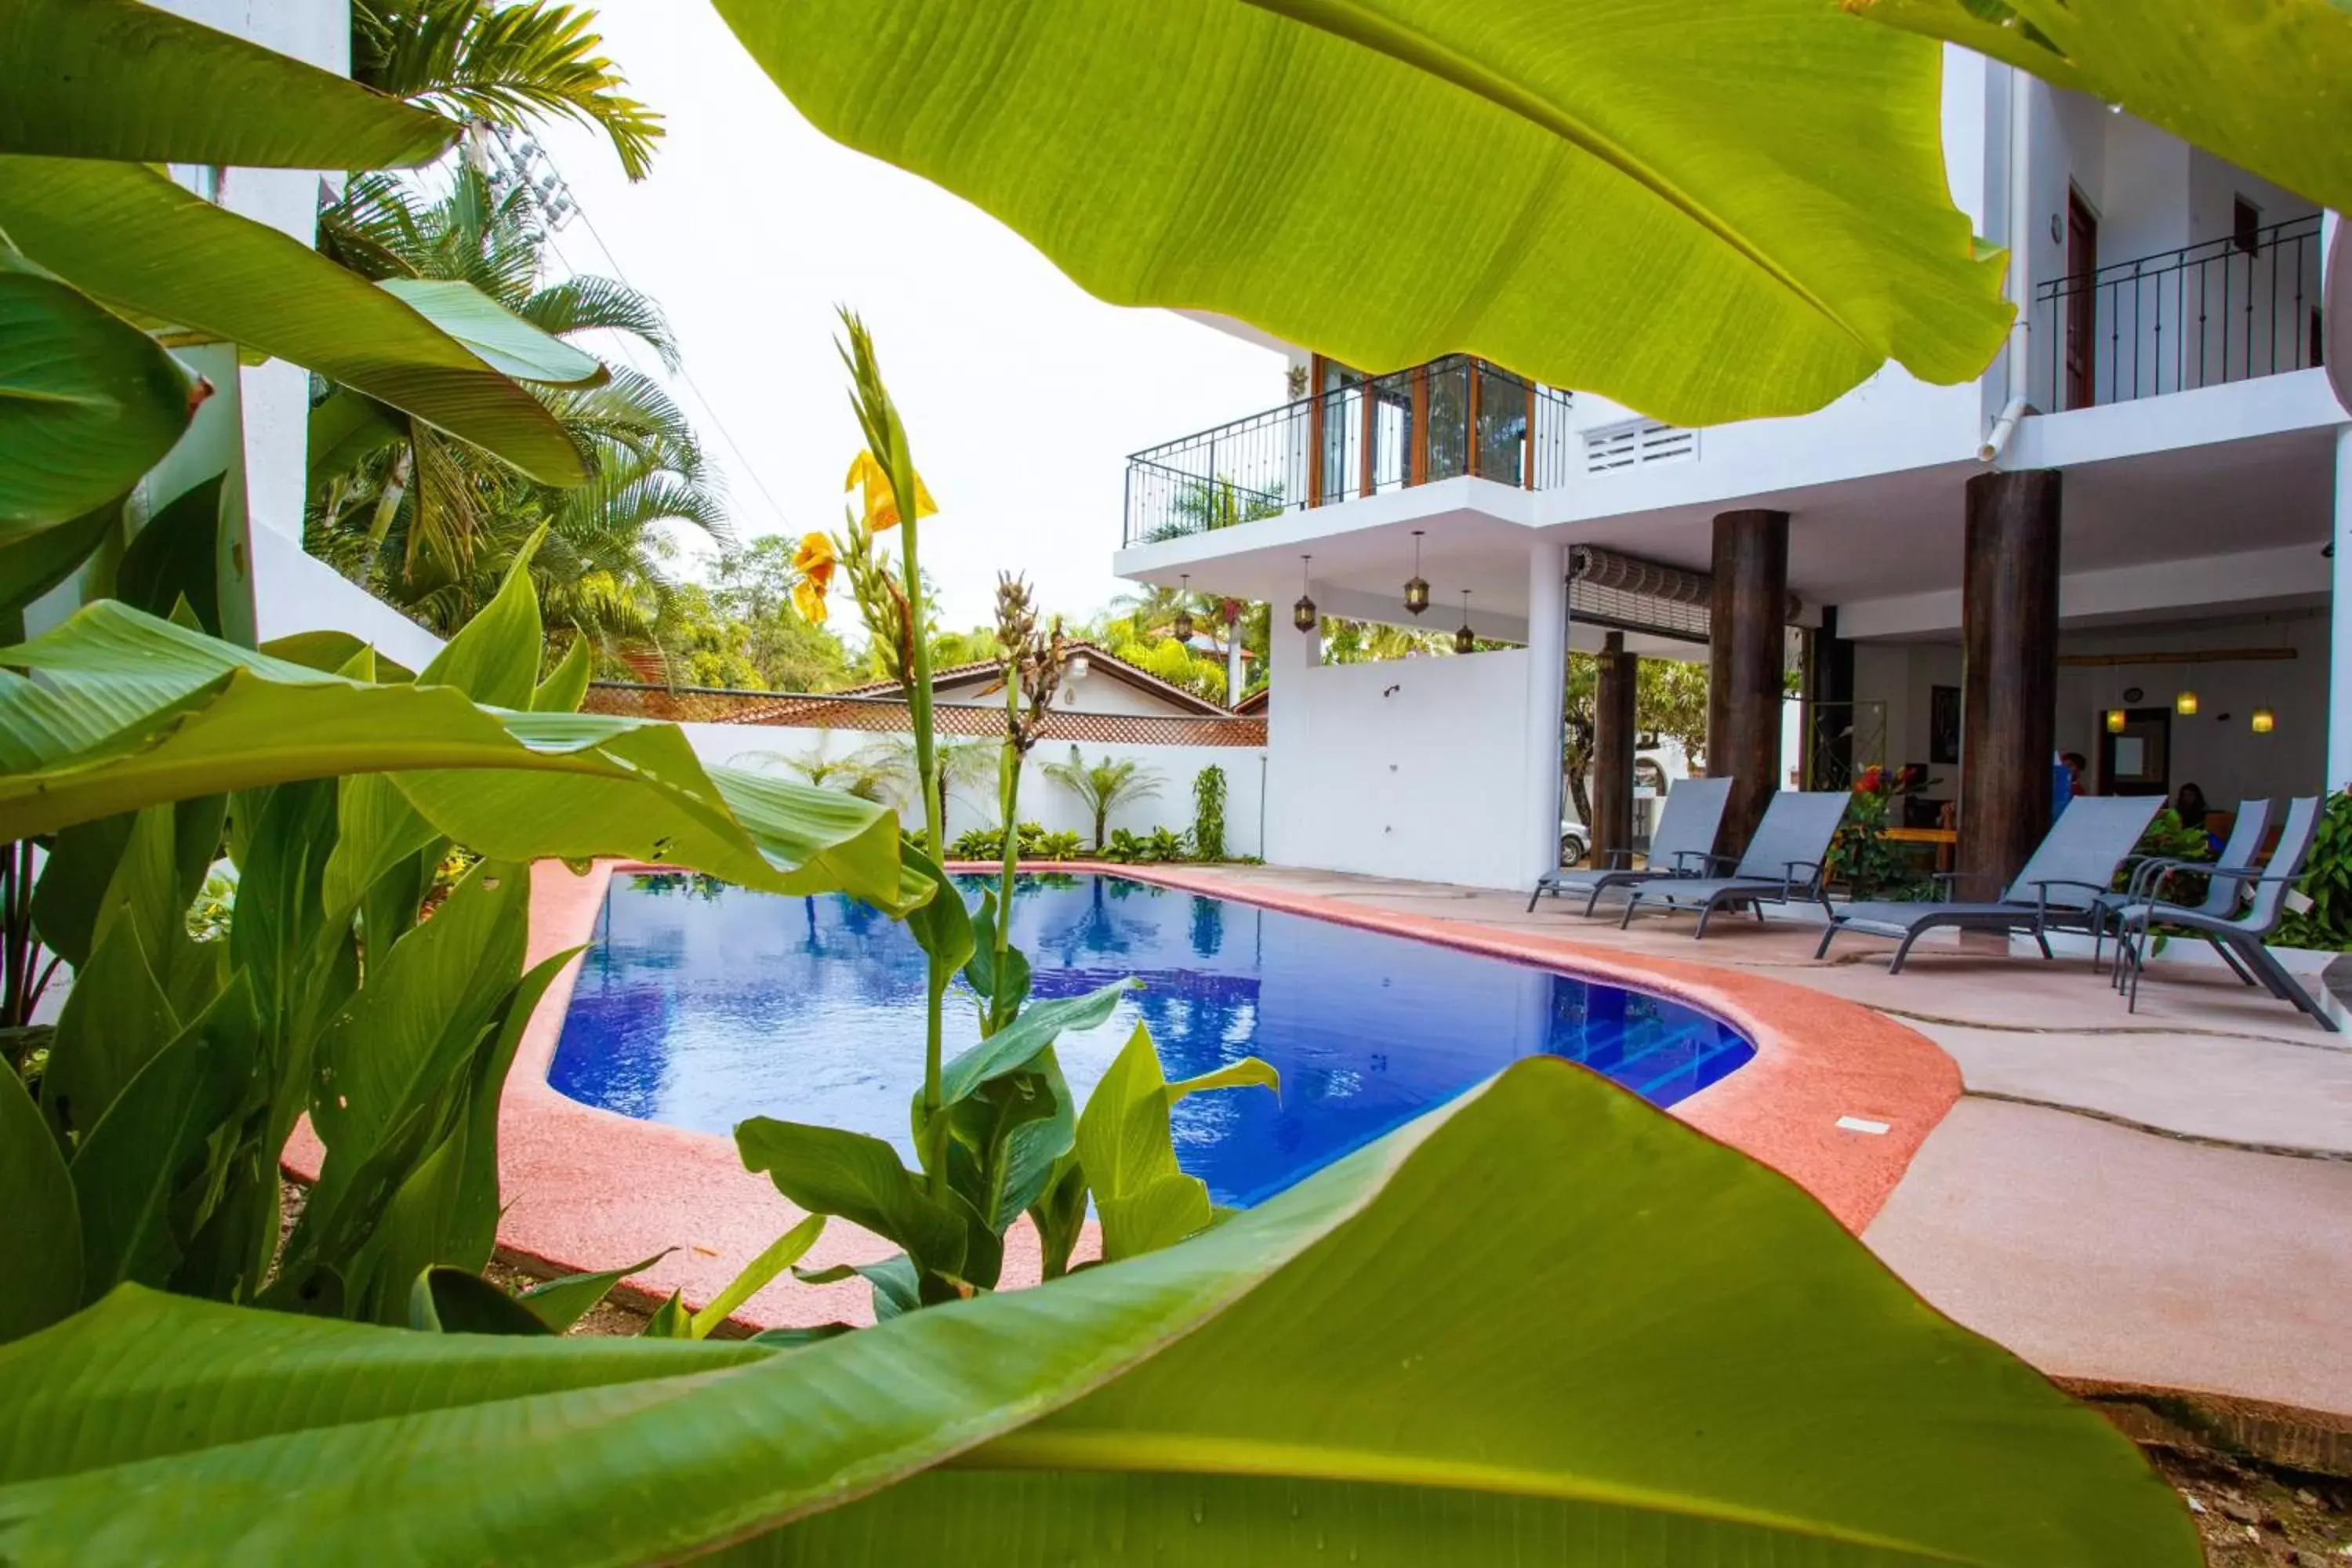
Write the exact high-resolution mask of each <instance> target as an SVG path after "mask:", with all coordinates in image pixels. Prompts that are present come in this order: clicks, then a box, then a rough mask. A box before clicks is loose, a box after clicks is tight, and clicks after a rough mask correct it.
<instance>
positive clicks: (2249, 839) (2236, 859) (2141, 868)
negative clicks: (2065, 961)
mask: <svg viewBox="0 0 2352 1568" xmlns="http://www.w3.org/2000/svg"><path fill="white" fill-rule="evenodd" d="M2270 825H2271V803H2270V802H2269V801H2266V800H2242V801H2240V802H2239V803H2238V815H2237V817H2236V819H2235V820H2233V821H2232V822H2231V825H2230V841H2229V842H2228V843H2227V844H2224V845H2223V846H2222V847H2221V859H2219V860H2212V861H2207V860H2183V859H2179V858H2173V857H2169V856H2162V855H2151V856H2149V857H2147V858H2146V859H2144V860H2141V861H2139V862H2137V864H2135V865H2134V866H2133V867H2132V868H2131V885H2130V886H2129V887H2128V888H2126V889H2125V890H2124V891H2122V892H2119V893H2105V894H2102V895H2101V896H2100V898H2099V900H2098V918H2096V919H2095V920H2094V921H2092V922H2091V934H2092V935H2093V936H2094V937H2095V938H2096V939H2097V940H2096V942H2095V945H2094V946H2093V947H2092V949H2091V963H2093V964H2094V965H2096V964H2097V963H2099V960H2100V957H2101V955H2102V952H2103V950H2104V949H2105V945H2106V938H2107V933H2108V932H2109V931H2117V932H2120V931H2122V929H2123V925H2122V921H2120V920H2119V919H2118V916H2119V915H2120V913H2121V911H2122V910H2126V909H2127V908H2129V907H2130V906H2131V905H2133V904H2143V903H2146V902H2147V901H2148V900H2149V899H2150V898H2152V897H2153V896H2154V885H2155V880H2156V879H2157V878H2158V877H2159V876H2162V875H2165V874H2167V873H2169V872H2174V871H2187V872H2192V873H2193V872H2198V871H2203V870H2208V869H2210V868H2213V867H2216V866H2218V867H2221V868H2223V869H2225V870H2230V871H2252V870H2253V869H2254V862H2255V860H2256V859H2257V858H2259V857H2260V856H2261V854H2262V852H2263V834H2265V833H2266V832H2268V831H2269V829H2270ZM2245 900H2246V889H2245V885H2244V884H2243V883H2242V882H2240V881H2237V880H2235V879H2232V878H2229V877H2217V878H2213V879H2209V880H2208V881H2207V882H2206V884H2205V899H2204V901H2203V902H2202V903H2200V904H2198V905H2197V906H2196V908H2197V909H2198V910H2199V911H2200V912H2201V913H2204V914H2209V915H2217V916H2220V917H2221V918H2223V919H2227V918H2228V917H2230V916H2231V915H2234V914H2236V913H2237V912H2238V906H2239V905H2241V904H2242V903H2244V902H2245ZM2213 951H2214V952H2218V953H2220V954H2221V958H2222V961H2223V962H2224V963H2228V964H2229V966H2230V967H2231V970H2233V971H2235V972H2236V973H2237V976H2238V978H2239V979H2241V980H2242V981H2244V982H2245V983H2246V984H2249V985H2252V984H2255V981H2254V977H2253V976H2252V975H2251V974H2249V973H2246V972H2245V971H2244V970H2242V969H2239V968H2238V961H2237V959H2236V958H2235V957H2233V956H2232V955H2231V952H2230V950H2229V949H2228V948H2226V947H2224V946H2222V945H2221V943H2219V942H2216V943H2214V944H2213ZM2117 979H2118V981H2120V979H2121V972H2120V971H2118V972H2117Z"/></svg>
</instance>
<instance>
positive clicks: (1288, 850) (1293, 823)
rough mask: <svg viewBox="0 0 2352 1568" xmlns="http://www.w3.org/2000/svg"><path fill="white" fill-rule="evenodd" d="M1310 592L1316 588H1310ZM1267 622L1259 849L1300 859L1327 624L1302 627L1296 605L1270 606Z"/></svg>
mask: <svg viewBox="0 0 2352 1568" xmlns="http://www.w3.org/2000/svg"><path fill="white" fill-rule="evenodd" d="M1307 594H1308V595H1309V596H1310V597H1312V596H1314V589H1313V588H1312V587H1311V586H1310V587H1309V588H1308V589H1307ZM1270 609H1271V611H1272V619H1271V621H1270V623H1269V625H1268V626H1267V628H1266V644H1267V646H1266V712H1265V805H1264V807H1263V819H1262V820H1261V821H1260V822H1259V824H1258V838H1259V842H1260V846H1261V847H1260V848H1259V850H1258V854H1259V856H1260V858H1263V859H1265V861H1267V862H1268V863H1269V864H1271V865H1276V866H1284V865H1290V864H1294V863H1295V857H1296V856H1297V853H1298V851H1297V849H1296V848H1295V847H1294V846H1295V845H1297V843H1299V841H1300V840H1299V832H1300V829H1301V827H1302V826H1303V819H1302V818H1301V816H1300V815H1299V814H1300V813H1302V812H1309V811H1312V810H1314V809H1315V799H1314V795H1315V789H1314V752H1313V746H1314V715H1313V714H1312V712H1310V711H1309V710H1308V708H1307V700H1308V695H1309V694H1308V689H1307V679H1306V678H1307V672H1308V671H1309V670H1312V669H1314V668H1316V667H1317V666H1318V665H1320V664H1321V663H1322V662H1323V626H1322V623H1321V622H1319V621H1318V622H1317V623H1316V626H1315V629H1314V630H1313V631H1310V632H1302V631H1300V630H1299V629H1298V628H1297V626H1293V625H1292V624H1291V620H1290V616H1291V606H1290V605H1288V604H1287V603H1286V602H1281V601H1277V602H1276V604H1274V605H1271V606H1270Z"/></svg>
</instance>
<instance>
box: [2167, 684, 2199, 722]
mask: <svg viewBox="0 0 2352 1568" xmlns="http://www.w3.org/2000/svg"><path fill="white" fill-rule="evenodd" d="M2172 710H2173V711H2174V712H2175V713H2178V714H2179V715H2180V716H2181V717H2182V718H2183V719H2194V718H2196V717H2197V693H2195V692H2194V691H2183V692H2181V693H2180V694H2179V696H2177V697H2175V698H2174V699H2173V700H2172Z"/></svg>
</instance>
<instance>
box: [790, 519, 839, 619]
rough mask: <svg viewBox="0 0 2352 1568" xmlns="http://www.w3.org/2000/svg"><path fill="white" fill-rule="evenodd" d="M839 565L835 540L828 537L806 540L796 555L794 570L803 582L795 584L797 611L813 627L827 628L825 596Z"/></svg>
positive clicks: (805, 537) (819, 534)
mask: <svg viewBox="0 0 2352 1568" xmlns="http://www.w3.org/2000/svg"><path fill="white" fill-rule="evenodd" d="M838 563H839V562H838V558H837V557H835V554H834V552H833V540H832V538H831V537H830V536H829V535H826V534H823V533H812V534H808V535H805V536H803V538H802V540H801V547H800V548H799V549H798V550H795V551H793V571H795V572H797V573H799V574H800V581H798V582H796V583H794V584H793V609H795V610H798V611H799V612H800V614H801V619H803V620H804V621H806V622H808V623H809V624H810V625H811V626H822V625H824V596H825V594H826V593H827V592H828V591H829V590H830V589H831V588H832V587H833V570H834V567H835V565H837V564H838Z"/></svg>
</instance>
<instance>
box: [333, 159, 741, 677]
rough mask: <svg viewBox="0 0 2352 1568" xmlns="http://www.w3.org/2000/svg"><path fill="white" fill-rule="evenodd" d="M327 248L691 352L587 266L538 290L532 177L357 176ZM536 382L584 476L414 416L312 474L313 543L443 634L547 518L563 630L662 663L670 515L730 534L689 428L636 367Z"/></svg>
mask: <svg viewBox="0 0 2352 1568" xmlns="http://www.w3.org/2000/svg"><path fill="white" fill-rule="evenodd" d="M320 236H321V245H320V248H321V249H323V250H325V251H326V252H327V253H328V254H330V255H331V256H333V257H334V258H336V259H337V260H339V261H341V262H342V263H343V264H344V265H345V266H347V267H350V268H352V269H354V270H356V271H359V272H361V273H362V274H363V275H365V276H369V277H376V278H382V277H393V276H407V277H421V278H431V279H454V280H457V281H462V282H466V283H470V284H472V285H473V286H474V287H475V288H477V289H480V290H481V291H482V292H483V293H485V294H487V295H488V296H489V297H490V298H491V299H493V300H497V301H498V302H499V304H501V305H503V306H505V307H506V308H507V309H509V310H512V311H513V312H515V314H517V315H519V316H520V317H522V318H523V319H524V320H526V321H530V322H531V324H533V325H534V326H537V327H538V328H540V329H541V331H547V332H550V333H552V334H553V335H555V336H558V337H565V338H570V337H574V336H577V335H579V334H582V333H586V332H595V331H605V332H614V333H620V334H624V335H625V336H628V337H632V338H635V340H637V341H638V342H641V343H643V344H644V345H645V346H646V347H647V348H648V349H650V350H652V351H653V353H655V354H656V356H657V357H658V358H659V359H660V360H661V362H662V363H663V364H664V365H666V366H670V367H675V366H676V364H677V343H676V342H675V341H674V340H673V339H672V338H671V336H670V333H669V328H668V324H667V321H665V320H664V319H663V316H662V312H661V309H660V307H659V306H658V305H656V304H655V302H654V301H653V300H650V299H648V298H647V297H646V296H645V295H644V294H641V293H639V292H638V291H637V290H635V289H632V288H630V287H629V286H628V285H626V284H625V283H620V282H616V281H614V279H606V278H595V277H575V278H571V279H565V280H563V281H561V282H557V283H553V284H549V285H547V286H544V287H542V286H541V245H542V242H543V238H544V231H543V228H542V226H541V215H540V212H539V208H538V205H537V197H536V195H534V193H533V192H532V191H531V190H530V187H529V186H528V185H525V184H520V183H519V182H496V181H493V180H492V179H491V178H490V177H489V176H488V175H485V174H482V173H481V172H480V171H478V170H475V169H472V168H460V169H458V170H457V172H456V173H455V175H454V177H453V179H452V183H451V186H450V190H449V194H448V195H446V197H444V198H442V199H441V200H439V201H434V202H428V201H425V200H424V199H422V198H421V197H420V195H418V193H417V191H416V189H415V186H414V185H412V184H408V183H406V182H404V181H402V180H400V179H397V178H394V177H390V176H385V175H377V174H366V175H361V176H358V177H356V178H354V179H352V181H351V183H350V184H349V185H347V186H346V188H345V190H344V193H343V195H342V197H341V200H339V201H338V202H337V203H335V205H333V206H331V207H330V208H328V209H327V210H326V211H325V212H324V213H322V214H321V215H320ZM608 368H610V367H608ZM532 390H533V392H534V394H535V395H537V396H538V397H539V398H540V399H541V401H542V402H543V403H545V404H546V405H548V407H549V408H550V410H551V411H552V412H553V413H554V415H555V416H556V418H557V419H558V420H559V421H560V422H561V423H562V426H563V427H564V429H565V430H566V431H567V432H568V433H569V434H570V435H571V437H572V440H573V442H574V444H576V445H577V446H578V447H580V449H581V451H582V452H583V454H584V455H585V457H586V458H587V459H588V468H589V471H590V476H591V477H590V479H589V480H588V482H587V483H585V484H583V485H581V486H579V487H577V488H575V489H552V488H551V487H548V486H544V485H539V484H534V483H532V482H531V481H530V480H528V479H523V478H522V477H521V476H520V475H518V474H516V473H515V472H514V471H512V470H511V469H509V468H506V467H505V466H503V465H502V464H499V463H497V462H495V461H493V460H491V459H489V458H486V457H485V456H484V455H483V454H481V453H480V452H478V451H477V450H476V449H474V448H473V447H468V446H467V445H465V444H464V443H462V442H459V441H457V440H454V439H452V438H451V437H446V436H444V435H442V434H440V433H438V432H436V431H435V430H433V429H432V428H430V427H429V426H425V425H422V424H410V425H408V426H406V428H405V430H404V432H403V433H402V435H401V437H399V438H397V439H394V440H392V441H390V442H389V444H387V445H383V446H379V447H376V448H375V449H374V450H373V451H368V452H365V453H364V454H363V455H362V456H361V457H359V458H355V459H353V460H352V462H351V463H350V465H349V466H348V467H347V468H344V470H343V471H342V472H340V473H334V474H331V475H329V474H316V473H314V475H313V476H312V478H313V481H314V488H313V500H312V507H311V511H310V518H309V529H308V532H309V535H310V546H311V548H312V550H313V552H315V553H317V554H319V555H320V556H321V557H323V558H324V559H326V560H329V561H331V562H332V563H335V564H336V565H337V566H339V567H341V569H342V570H343V571H344V572H345V574H347V575H349V576H351V577H352V578H353V579H354V580H356V581H359V582H361V583H363V584H366V585H367V586H368V587H369V588H370V589H371V590H372V591H373V593H375V595H377V596H378V597H380V598H382V599H384V600H385V601H386V602H388V603H390V604H393V605H396V606H398V607H400V608H402V609H404V610H405V611H407V612H408V613H409V614H411V615H412V616H415V618H417V619H418V620H420V621H423V622H424V623H425V625H426V626H430V627H432V628H433V629H434V630H436V631H439V632H442V633H444V634H446V633H447V632H450V631H454V630H455V629H456V628H457V627H458V626H462V625H464V624H465V623H466V621H467V619H469V618H470V617H471V616H473V614H474V613H475V611H477V610H478V609H479V608H480V607H481V605H484V604H486V603H488V599H489V596H490V595H492V594H494V593H495V592H496V591H497V585H498V583H499V579H500V576H501V574H503V573H504V571H505V570H506V568H507V566H508V565H509V564H510V563H512V561H513V560H514V558H515V555H516V553H517V552H518V551H520V549H521V547H522V546H523V544H524V543H525V542H527V541H528V540H529V539H530V537H531V535H532V534H533V533H535V532H536V531H538V530H539V529H540V528H541V526H542V525H544V526H545V527H546V529H547V530H548V536H547V539H546V542H544V543H543V544H542V545H541V548H540V552H539V553H538V554H537V555H536V556H535V557H534V558H533V561H532V566H531V571H532V575H533V577H534V578H535V579H536V580H537V581H538V583H539V586H540V590H541V602H542V604H543V605H544V606H545V614H546V616H547V617H548V621H549V624H550V626H551V628H554V629H556V630H557V632H558V640H568V637H569V636H580V637H588V638H589V639H590V640H591V642H592V644H593V646H594V647H596V648H597V650H598V651H599V653H600V654H601V655H602V656H603V662H604V666H605V667H606V668H608V669H609V668H614V667H615V666H616V665H618V664H621V663H623V662H624V659H625V656H626V655H629V654H632V653H638V654H645V653H651V654H652V656H653V657H654V658H656V659H658V658H660V657H661V656H660V654H659V652H658V648H659V644H658V624H659V622H660V621H661V619H662V613H663V610H664V608H665V606H666V605H667V595H668V594H669V592H670V579H669V574H668V561H669V557H670V554H671V546H670V544H669V542H668V541H667V539H666V538H665V536H664V535H663V533H662V531H660V529H659V527H658V526H657V525H659V524H663V523H683V524H685V525H687V526H689V527H692V528H695V529H698V530H699V531H702V532H704V533H706V534H708V535H709V536H711V537H713V538H716V539H719V540H720V541H722V542H723V541H725V540H726V538H727V536H728V535H727V521H726V514H725V510H724V508H723V506H722V504H721V502H720V500H719V492H718V489H717V485H716V481H715V479H714V477H713V475H712V474H711V472H710V470H709V465H708V464H707V462H706V460H705V458H704V456H703V453H702V449H701V447H700V445H699V443H698V441H697V440H696V438H695V434H694V429H693V426H691V425H690V424H688V420H687V417H686V416H685V414H684V413H683V412H682V411H681V410H680V409H679V408H678V406H677V404H676V403H675V402H673V401H672V400H671V399H670V397H669V395H668V394H667V393H666V392H664V391H663V390H662V388H661V387H660V386H659V385H658V384H656V382H654V381H653V380H652V378H651V377H649V376H646V375H645V374H641V373H639V372H637V371H635V370H631V369H626V368H610V375H609V379H607V380H606V381H605V382H604V383H603V384H600V385H594V386H576V387H545V386H541V387H534V388H533V389H532ZM337 395H339V396H350V395H351V394H349V393H340V394H337Z"/></svg>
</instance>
